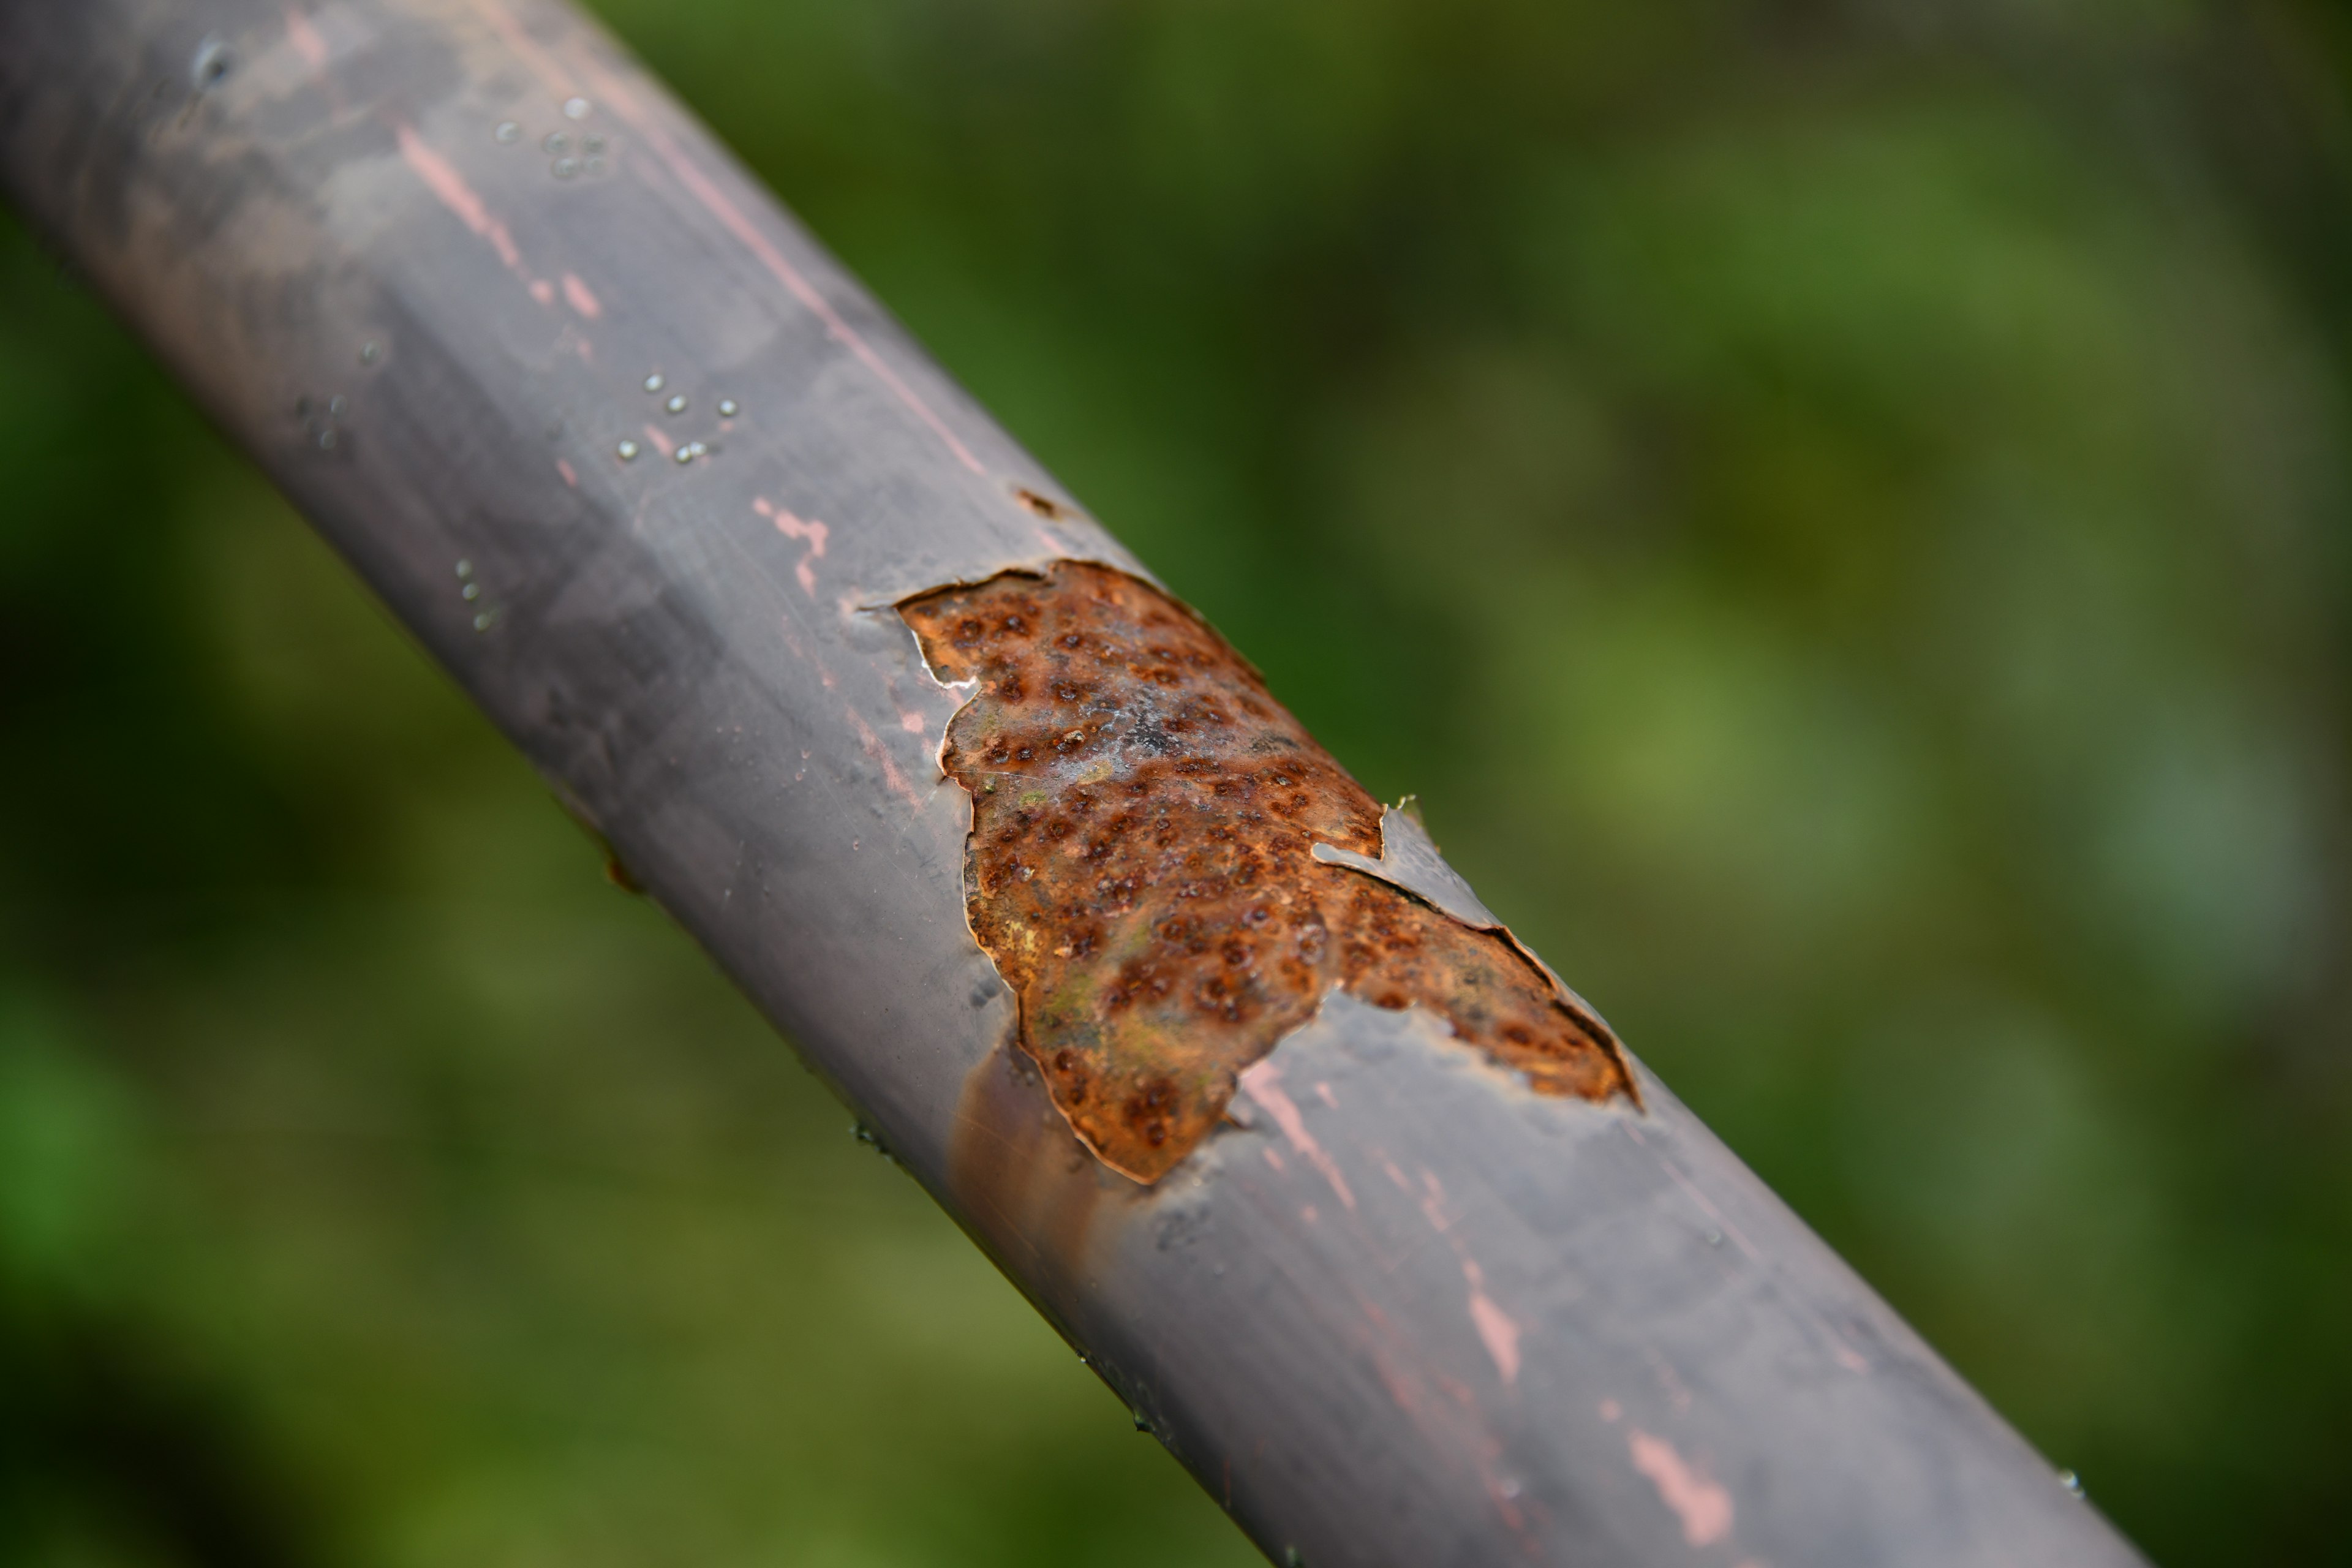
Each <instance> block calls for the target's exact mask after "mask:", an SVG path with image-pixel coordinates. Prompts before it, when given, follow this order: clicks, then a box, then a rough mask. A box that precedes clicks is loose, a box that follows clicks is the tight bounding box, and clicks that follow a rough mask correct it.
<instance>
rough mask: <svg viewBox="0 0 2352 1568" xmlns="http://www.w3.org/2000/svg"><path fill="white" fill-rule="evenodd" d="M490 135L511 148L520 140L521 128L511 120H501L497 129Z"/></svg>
mask: <svg viewBox="0 0 2352 1568" xmlns="http://www.w3.org/2000/svg"><path fill="white" fill-rule="evenodd" d="M490 134H491V135H492V136H494V137H496V138H497V139H498V140H499V141H500V142H506V143H507V144H508V145H509V146H511V145H513V144H514V143H515V142H520V141H521V140H522V127H521V126H520V125H517V124H516V123H515V122H514V121H511V120H501V121H499V128H498V129H497V130H496V131H493V132H490Z"/></svg>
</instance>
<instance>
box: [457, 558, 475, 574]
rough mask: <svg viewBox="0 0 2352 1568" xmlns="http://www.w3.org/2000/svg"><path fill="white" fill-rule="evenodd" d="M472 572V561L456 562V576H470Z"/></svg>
mask: <svg viewBox="0 0 2352 1568" xmlns="http://www.w3.org/2000/svg"><path fill="white" fill-rule="evenodd" d="M473 574H474V563H472V562H470V561H460V562H458V563H457V575H458V576H460V577H470V576H472V575H473Z"/></svg>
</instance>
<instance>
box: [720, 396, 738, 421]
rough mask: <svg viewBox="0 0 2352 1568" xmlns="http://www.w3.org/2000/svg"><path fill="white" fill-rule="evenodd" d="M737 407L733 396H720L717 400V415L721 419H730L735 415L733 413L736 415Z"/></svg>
mask: <svg viewBox="0 0 2352 1568" xmlns="http://www.w3.org/2000/svg"><path fill="white" fill-rule="evenodd" d="M737 407H738V405H737V404H736V402H735V400H734V399H733V398H731V397H722V398H720V399H719V417H720V418H721V419H732V418H734V417H735V415H736V411H737Z"/></svg>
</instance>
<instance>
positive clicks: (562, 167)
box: [548, 158, 580, 180]
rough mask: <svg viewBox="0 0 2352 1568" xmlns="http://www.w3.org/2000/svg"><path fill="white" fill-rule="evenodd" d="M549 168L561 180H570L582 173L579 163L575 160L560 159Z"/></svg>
mask: <svg viewBox="0 0 2352 1568" xmlns="http://www.w3.org/2000/svg"><path fill="white" fill-rule="evenodd" d="M548 167H549V168H551V170H553V171H554V173H555V177H556V178H557V179H559V180H568V179H570V178H571V177H572V175H574V174H578V173H579V172H580V163H579V161H578V160H577V159H574V158H558V159H557V160H556V161H555V162H554V163H551V164H549V165H548Z"/></svg>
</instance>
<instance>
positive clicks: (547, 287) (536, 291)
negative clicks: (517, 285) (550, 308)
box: [530, 278, 555, 305]
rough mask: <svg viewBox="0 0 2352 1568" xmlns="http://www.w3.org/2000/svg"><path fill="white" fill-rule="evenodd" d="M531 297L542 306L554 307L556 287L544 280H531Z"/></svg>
mask: <svg viewBox="0 0 2352 1568" xmlns="http://www.w3.org/2000/svg"><path fill="white" fill-rule="evenodd" d="M530 297H531V298H532V299H534V300H538V301H539V302H540V303H541V304H542V305H552V304H554V303H555V285H554V284H552V283H550V282H549V281H548V280H547V279H544V278H534V279H531V280H530Z"/></svg>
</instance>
